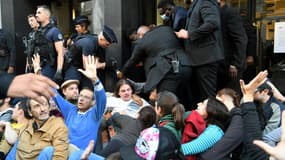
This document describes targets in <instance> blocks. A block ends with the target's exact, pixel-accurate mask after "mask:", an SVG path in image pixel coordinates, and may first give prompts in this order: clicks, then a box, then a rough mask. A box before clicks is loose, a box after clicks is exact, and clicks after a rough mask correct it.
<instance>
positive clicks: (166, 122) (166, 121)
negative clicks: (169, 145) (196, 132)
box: [158, 114, 182, 142]
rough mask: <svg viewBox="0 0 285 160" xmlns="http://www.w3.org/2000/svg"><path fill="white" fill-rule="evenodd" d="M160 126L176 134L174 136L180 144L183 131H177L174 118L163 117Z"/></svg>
mask: <svg viewBox="0 0 285 160" xmlns="http://www.w3.org/2000/svg"><path fill="white" fill-rule="evenodd" d="M158 125H159V126H160V127H165V128H167V129H169V130H170V131H171V132H172V133H174V135H175V136H176V138H177V140H178V141H179V142H180V141H181V137H182V129H178V130H177V129H176V128H175V123H174V119H173V116H172V115H171V114H168V115H165V116H164V117H162V118H161V119H160V120H159V122H158Z"/></svg>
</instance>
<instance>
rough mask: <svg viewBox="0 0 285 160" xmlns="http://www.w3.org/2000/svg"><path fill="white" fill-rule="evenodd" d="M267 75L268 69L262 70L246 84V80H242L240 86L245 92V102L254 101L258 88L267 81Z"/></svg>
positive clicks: (243, 92)
mask: <svg viewBox="0 0 285 160" xmlns="http://www.w3.org/2000/svg"><path fill="white" fill-rule="evenodd" d="M267 75H268V72H267V71H266V70H265V71H261V72H259V73H258V75H257V76H256V77H254V79H253V80H251V81H250V82H249V83H248V84H244V81H243V80H240V88H241V91H242V94H243V99H244V102H247V101H253V94H254V92H255V90H256V88H257V87H258V86H260V85H261V84H262V83H264V82H265V81H266V79H267Z"/></svg>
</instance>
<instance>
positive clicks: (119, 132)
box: [98, 112, 142, 157]
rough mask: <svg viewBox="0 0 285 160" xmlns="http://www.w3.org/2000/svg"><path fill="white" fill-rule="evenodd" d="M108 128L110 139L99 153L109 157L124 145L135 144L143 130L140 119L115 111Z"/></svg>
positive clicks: (108, 122) (109, 120)
mask: <svg viewBox="0 0 285 160" xmlns="http://www.w3.org/2000/svg"><path fill="white" fill-rule="evenodd" d="M107 128H108V132H109V136H110V141H109V142H108V144H107V145H106V147H104V149H103V150H102V152H101V153H98V154H99V155H101V156H103V157H108V156H109V155H110V154H112V153H115V152H118V151H119V150H120V148H121V147H122V146H125V145H130V144H135V142H136V140H137V138H138V136H139V134H140V131H141V130H142V127H141V122H140V121H139V119H135V118H132V117H130V116H128V115H121V114H120V113H118V112H117V113H114V114H113V115H112V116H111V117H110V118H109V119H108V121H107Z"/></svg>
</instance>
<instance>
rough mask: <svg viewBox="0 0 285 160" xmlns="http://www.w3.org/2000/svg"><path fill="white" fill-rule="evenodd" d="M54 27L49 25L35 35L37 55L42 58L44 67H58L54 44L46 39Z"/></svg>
mask: <svg viewBox="0 0 285 160" xmlns="http://www.w3.org/2000/svg"><path fill="white" fill-rule="evenodd" d="M53 27H54V26H53V25H51V24H48V25H47V26H46V27H44V28H40V29H39V30H38V31H36V33H35V53H39V55H40V56H41V63H42V65H44V64H46V63H48V64H50V65H51V66H53V67H54V66H56V57H57V56H56V50H55V47H54V43H53V42H52V41H50V40H48V39H47V38H46V34H47V33H48V31H49V30H50V29H52V28H53Z"/></svg>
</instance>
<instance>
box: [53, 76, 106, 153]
mask: <svg viewBox="0 0 285 160" xmlns="http://www.w3.org/2000/svg"><path fill="white" fill-rule="evenodd" d="M94 99H96V104H95V105H94V106H92V107H91V108H90V109H89V110H87V111H86V112H84V113H79V112H78V108H77V106H75V105H73V104H71V103H69V102H68V101H66V100H65V99H63V98H62V97H61V96H60V94H58V93H57V94H56V96H55V98H54V100H55V101H56V102H57V104H58V107H59V108H60V110H61V112H62V114H63V116H64V121H65V124H66V125H67V128H68V130H69V140H70V143H71V144H74V145H76V146H77V147H78V148H80V149H83V150H84V149H85V148H86V147H87V146H88V144H89V142H90V140H94V142H96V140H97V133H98V128H99V126H100V122H101V118H102V116H103V113H104V110H105V107H106V93H105V90H104V88H103V85H102V84H101V82H100V83H99V84H98V85H95V86H94Z"/></svg>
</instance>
